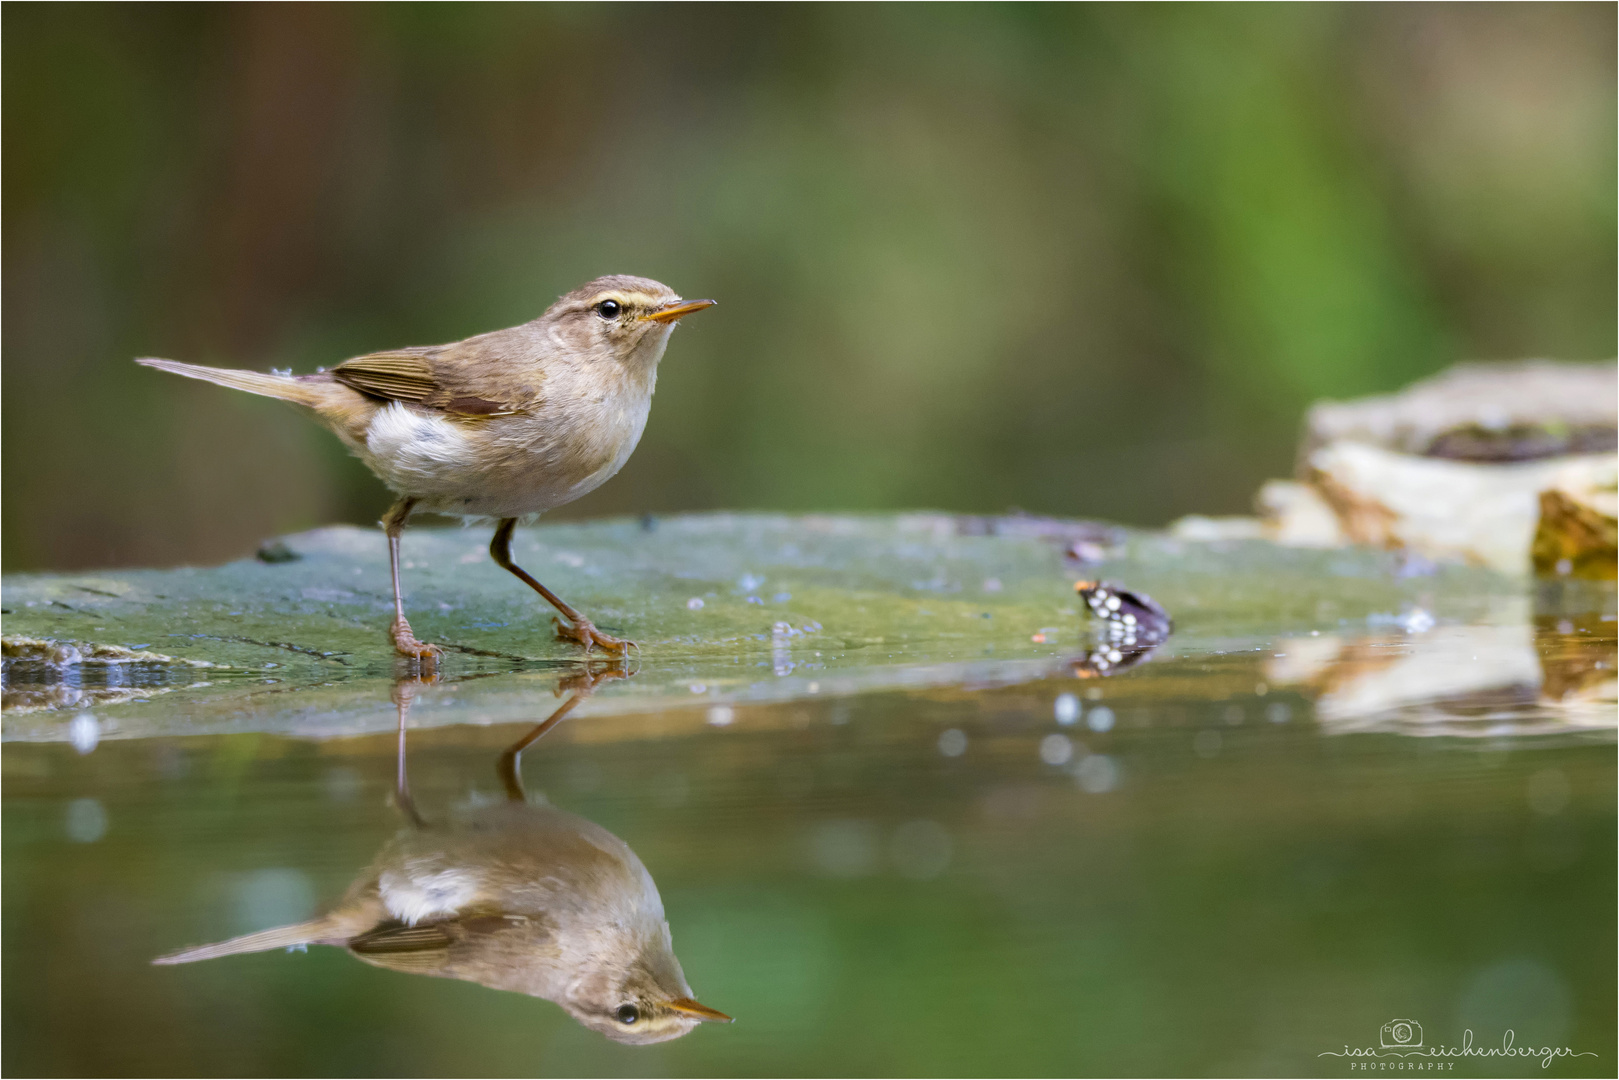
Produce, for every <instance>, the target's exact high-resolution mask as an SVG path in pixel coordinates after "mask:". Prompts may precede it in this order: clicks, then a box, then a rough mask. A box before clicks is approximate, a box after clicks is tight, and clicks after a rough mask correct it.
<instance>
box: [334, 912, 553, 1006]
mask: <svg viewBox="0 0 1619 1080" xmlns="http://www.w3.org/2000/svg"><path fill="white" fill-rule="evenodd" d="M552 936H553V927H552V926H551V925H550V923H549V922H548V921H547V920H544V919H536V918H531V917H527V916H520V915H499V914H495V915H490V914H483V915H470V916H463V917H460V918H454V919H445V920H443V921H442V922H434V923H424V924H421V925H417V926H409V925H406V924H404V923H389V924H386V925H383V926H380V927H378V928H377V929H375V930H372V931H369V932H367V933H365V934H362V935H360V936H359V937H356V938H354V939H352V940H351V941H350V942H349V943H348V947H349V949H350V950H351V951H352V952H353V953H354V955H355V956H357V957H359V958H360V959H361V960H364V961H365V962H366V963H368V964H373V965H375V966H376V967H380V968H387V969H389V970H390V971H401V972H405V973H407V974H411V975H442V976H446V977H448V978H454V979H466V980H469V981H471V982H477V983H482V984H484V985H486V986H494V987H496V988H498V989H508V990H520V991H528V990H529V984H530V983H531V982H532V978H533V977H532V975H531V974H530V973H529V969H531V968H532V967H533V966H534V964H535V962H536V961H537V960H538V961H543V960H544V958H545V956H546V955H547V954H548V953H550V952H551V951H553V946H552V942H551V939H552Z"/></svg>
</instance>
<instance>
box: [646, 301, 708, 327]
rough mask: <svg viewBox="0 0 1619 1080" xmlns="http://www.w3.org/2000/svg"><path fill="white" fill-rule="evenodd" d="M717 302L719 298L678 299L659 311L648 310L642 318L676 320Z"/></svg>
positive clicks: (662, 320) (659, 320) (665, 320)
mask: <svg viewBox="0 0 1619 1080" xmlns="http://www.w3.org/2000/svg"><path fill="white" fill-rule="evenodd" d="M717 303H719V301H718V300H676V301H675V302H674V303H671V304H665V305H663V306H662V307H661V308H659V309H658V310H657V311H649V312H647V313H646V314H645V315H642V316H641V318H642V319H646V320H650V321H652V322H664V323H666V322H674V321H675V320H676V319H679V318H681V317H682V316H685V315H690V314H691V313H692V312H694V311H701V310H703V309H704V308H706V307H713V306H714V305H715V304H717Z"/></svg>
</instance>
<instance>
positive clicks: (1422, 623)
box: [1395, 607, 1434, 634]
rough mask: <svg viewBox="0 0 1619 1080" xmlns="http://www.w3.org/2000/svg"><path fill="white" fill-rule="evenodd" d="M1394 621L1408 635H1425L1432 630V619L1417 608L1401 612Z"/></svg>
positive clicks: (1425, 612)
mask: <svg viewBox="0 0 1619 1080" xmlns="http://www.w3.org/2000/svg"><path fill="white" fill-rule="evenodd" d="M1395 621H1396V622H1397V623H1399V626H1400V629H1402V630H1404V631H1405V632H1406V633H1408V634H1425V633H1427V632H1428V631H1429V630H1432V629H1433V628H1434V617H1433V616H1432V615H1430V614H1428V612H1427V611H1425V610H1424V609H1422V608H1419V607H1414V608H1411V609H1410V610H1409V611H1404V612H1401V613H1400V617H1399V618H1398V619H1396V620H1395Z"/></svg>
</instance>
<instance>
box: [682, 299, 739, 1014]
mask: <svg viewBox="0 0 1619 1080" xmlns="http://www.w3.org/2000/svg"><path fill="white" fill-rule="evenodd" d="M713 302H714V301H712V300H696V301H693V303H697V304H701V305H702V306H703V307H707V306H708V305H709V304H712V303H713ZM669 1007H670V1008H671V1009H673V1010H674V1011H675V1012H678V1013H685V1014H686V1015H687V1016H695V1017H696V1018H697V1019H699V1020H718V1021H719V1022H720V1023H723V1024H729V1023H731V1022H732V1020H731V1018H730V1017H729V1016H726V1015H725V1014H724V1013H722V1012H720V1011H719V1010H718V1009H710V1008H709V1007H708V1006H707V1005H702V1004H699V1003H698V1002H695V1001H693V1000H692V999H691V998H675V999H674V1000H673V1001H671V1002H669Z"/></svg>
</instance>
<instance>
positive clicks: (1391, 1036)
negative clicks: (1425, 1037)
mask: <svg viewBox="0 0 1619 1080" xmlns="http://www.w3.org/2000/svg"><path fill="white" fill-rule="evenodd" d="M1377 1038H1378V1042H1380V1043H1381V1044H1382V1048H1383V1049H1384V1050H1415V1049H1417V1048H1418V1047H1420V1046H1421V1045H1422V1025H1421V1024H1419V1023H1417V1022H1416V1021H1415V1020H1390V1021H1389V1022H1388V1023H1386V1024H1384V1025H1383V1026H1382V1028H1380V1029H1379V1030H1378V1032H1377Z"/></svg>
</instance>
